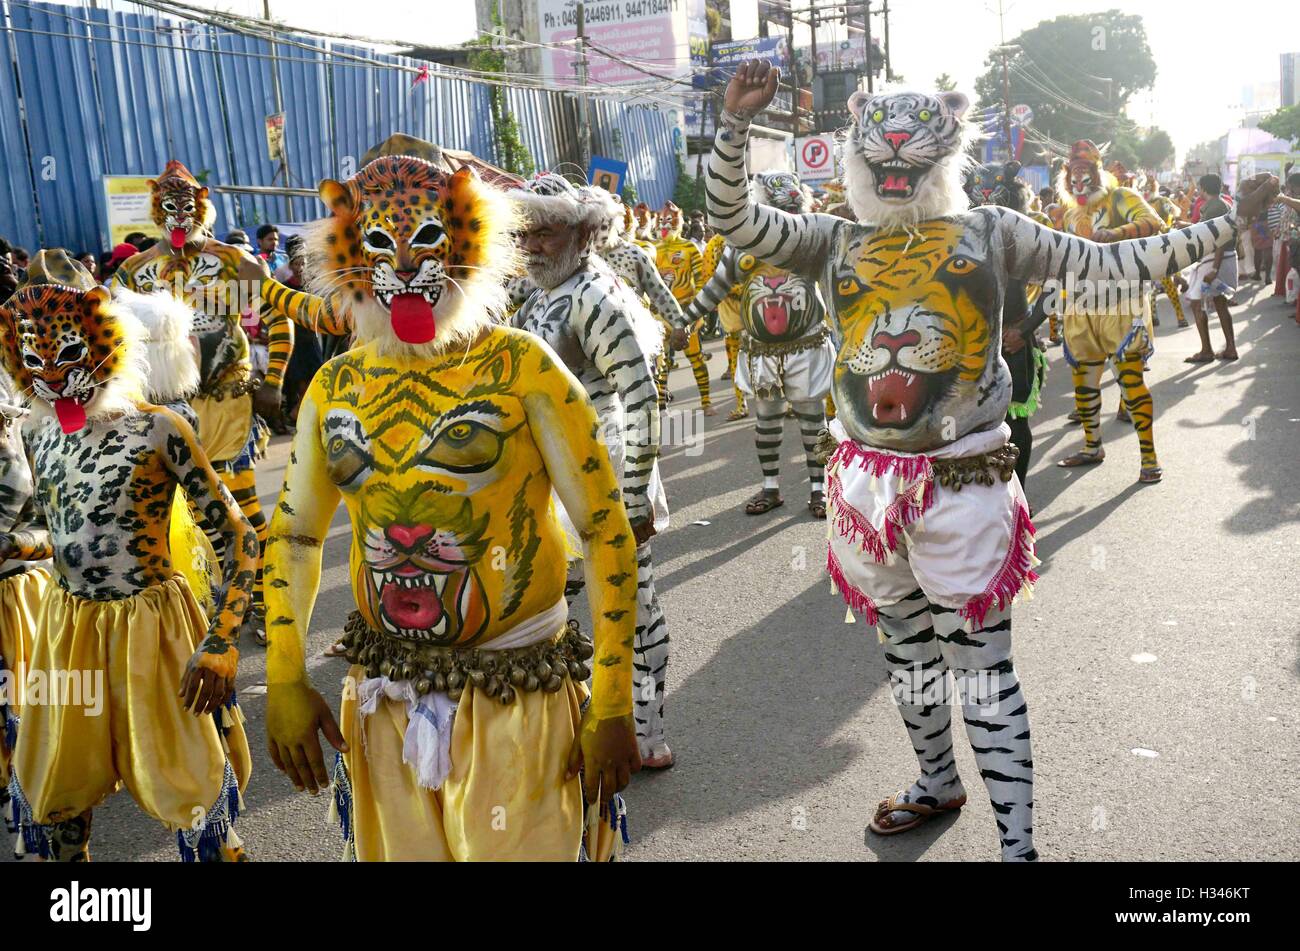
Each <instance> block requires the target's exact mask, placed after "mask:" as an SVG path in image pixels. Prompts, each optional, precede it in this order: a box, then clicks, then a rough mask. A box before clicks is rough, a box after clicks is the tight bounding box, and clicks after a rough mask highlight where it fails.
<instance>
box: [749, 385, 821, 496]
mask: <svg viewBox="0 0 1300 951" xmlns="http://www.w3.org/2000/svg"><path fill="white" fill-rule="evenodd" d="M788 405H789V406H791V407H792V408H793V409H794V414H795V417H796V418H797V419H798V420H799V435H800V436H801V437H802V438H803V451H804V458H805V459H806V460H807V462H808V481H809V482H810V483H811V488H812V491H813V492H820V491H822V464H821V463H820V462H819V461H818V460H817V435H818V434H819V433H820V432H821V430H822V427H823V426H825V425H826V415H825V409H826V408H825V403H824V401H823V400H822V399H814V400H792V401H790V402H789V404H788ZM786 406H787V402H786V401H785V400H760V399H757V398H755V400H754V409H755V411H756V412H757V414H758V422H757V423H756V424H755V426H754V445H755V447H756V448H757V449H758V464H759V466H760V467H761V468H762V470H763V486H764V488H772V489H774V488H776V487H777V477H778V476H779V475H780V472H781V435H782V429H783V420H784V417H785V408H786Z"/></svg>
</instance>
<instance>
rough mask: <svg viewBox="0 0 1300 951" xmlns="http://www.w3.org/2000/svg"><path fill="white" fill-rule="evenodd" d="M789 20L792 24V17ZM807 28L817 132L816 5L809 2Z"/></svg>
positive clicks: (813, 128)
mask: <svg viewBox="0 0 1300 951" xmlns="http://www.w3.org/2000/svg"><path fill="white" fill-rule="evenodd" d="M790 22H791V24H792V25H793V23H794V20H793V18H792V19H791V21H790ZM808 29H809V31H810V32H811V33H812V62H811V63H809V64H808V65H809V68H810V69H811V72H812V75H811V77H810V80H809V81H810V82H811V83H812V98H813V118H812V124H813V127H812V131H813V132H814V133H817V132H820V131H821V130H822V120H821V113H820V112H818V111H817V7H815V6H814V5H813V4H811V3H810V4H809V5H808Z"/></svg>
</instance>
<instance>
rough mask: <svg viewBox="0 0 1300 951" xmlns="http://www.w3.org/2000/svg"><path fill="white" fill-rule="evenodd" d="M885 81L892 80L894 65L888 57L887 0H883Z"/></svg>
mask: <svg viewBox="0 0 1300 951" xmlns="http://www.w3.org/2000/svg"><path fill="white" fill-rule="evenodd" d="M884 15H885V82H893V81H894V66H893V63H892V62H890V59H889V0H885V14H884Z"/></svg>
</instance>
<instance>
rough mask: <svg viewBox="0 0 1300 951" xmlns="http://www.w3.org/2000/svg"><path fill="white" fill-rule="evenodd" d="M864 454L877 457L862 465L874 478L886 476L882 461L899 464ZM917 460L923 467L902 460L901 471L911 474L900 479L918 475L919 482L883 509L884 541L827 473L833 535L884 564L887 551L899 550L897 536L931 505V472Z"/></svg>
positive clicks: (873, 454)
mask: <svg viewBox="0 0 1300 951" xmlns="http://www.w3.org/2000/svg"><path fill="white" fill-rule="evenodd" d="M840 445H841V446H852V445H853V444H852V443H841V444H840ZM854 448H855V449H856V448H857V447H856V446H855V447H854ZM863 455H871V456H876V457H877V458H876V459H872V460H869V461H868V462H867V463H866V464H865V465H864V466H863V467H864V468H866V469H867V470H868V471H869V472H872V474H873V475H876V476H877V477H879V476H881V475H886V474H888V466H887V465H885V464H881V463H880V459H881V458H884V459H886V460H893V461H898V457H897V456H883V457H882V456H881V454H880V453H863ZM917 458H919V459H921V460H923V461H924V463H925V465H924V466H923V467H921V466H911V465H910V463H911V462H912V461H913V460H911V459H908V460H905V461H906V463H908V465H906V466H905V467H904V468H906V469H907V471H909V472H911V473H912V475H911V476H909V475H906V474H904V475H903V478H904V479H905V480H906V479H909V478H917V477H918V476H919V481H916V482H913V483H911V484H910V485H907V486H906V487H905V488H903V489H902V490H900V491H899V493H898V494H897V495H896V496H894V501H892V502H890V503H889V505H888V507H887V508H886V509H885V517H884V520H883V522H882V524H881V529H882V530H883V531H884V539H883V540H882V539H881V533H880V532H879V531H877V530H876V529H875V528H874V527H873V526H872V524H871V521H870V520H869V519H868V518H867V517H866V516H865V515H863V514H862V513H861V512H860V511H858V509H856V508H854V507H853V505H851V504H850V503H849V502H848V501H847V500H846V499H845V498H844V490H843V488H842V487H841V484H840V480H839V476H838V475H837V474H836V472H835V470H834V469H831V470H830V475H829V476H828V477H827V480H826V483H827V485H826V495H827V501H828V502H829V503H830V508H831V511H832V513H833V514H834V524H835V532H836V534H838V535H839V536H840V537H841V538H843V539H844V540H845V541H847V542H848V543H849V544H851V545H852V544H856V545H857V546H858V548H859V549H860V550H862V551H866V552H870V553H871V557H872V558H874V559H876V563H877V564H882V565H883V564H884V563H885V557H886V553H887V552H894V551H897V550H898V536H899V535H900V534H901V533H902V530H903V529H904V528H906V527H907V526H908V525H911V524H912V523H913V522H915V521H916V520H917V519H918V518H920V517H921V516H922V515H924V514H925V513H926V512H927V511H929V509H930V505H931V503H933V502H934V479H933V476H932V474H931V470H930V460H929V459H927V458H926V457H924V456H919V457H917ZM877 465H879V466H880V468H881V472H880V473H879V474H878V473H876V472H875V471H874V469H875V468H876V467H877Z"/></svg>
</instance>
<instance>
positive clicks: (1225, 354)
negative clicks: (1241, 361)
mask: <svg viewBox="0 0 1300 951" xmlns="http://www.w3.org/2000/svg"><path fill="white" fill-rule="evenodd" d="M1214 358H1215V359H1216V360H1236V359H1237V351H1236V350H1235V349H1233V350H1227V349H1224V350H1220V351H1219V352H1218V353H1216V354H1215V355H1214Z"/></svg>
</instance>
